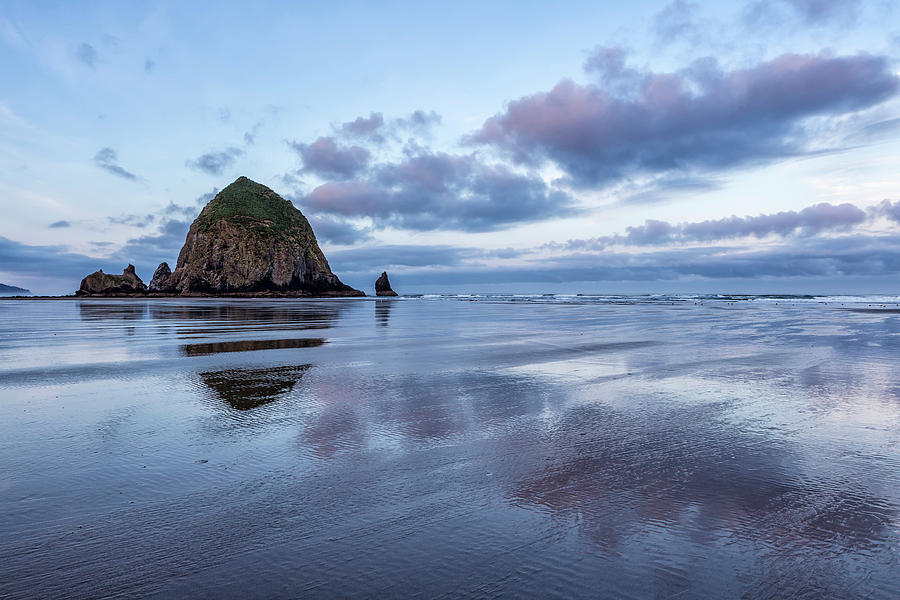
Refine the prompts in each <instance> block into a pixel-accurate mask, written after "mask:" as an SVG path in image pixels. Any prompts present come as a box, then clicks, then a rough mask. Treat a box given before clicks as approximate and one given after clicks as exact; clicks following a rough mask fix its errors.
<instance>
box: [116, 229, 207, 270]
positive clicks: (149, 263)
mask: <svg viewBox="0 0 900 600" xmlns="http://www.w3.org/2000/svg"><path fill="white" fill-rule="evenodd" d="M191 222H193V219H192V218H191V219H172V218H164V219H163V220H162V222H161V223H160V227H159V230H158V231H157V232H155V233H153V234H150V235H142V236H139V237H136V238H132V239H130V240H128V241H127V242H125V244H124V245H123V246H122V247H121V248H120V249H119V250H117V251H116V252H115V253H114V254H113V257H114V258H115V259H116V260H117V261H118V262H121V263H123V264H127V263H129V262H130V263H133V264H134V265H137V266H142V267H143V268H145V269H147V270H149V271H150V272H151V273H152V271H153V269H155V268H156V266H157V265H159V263H161V262H163V261H165V262H168V263H169V264H170V265H173V263H174V261H175V260H176V259H177V258H178V253H179V252H180V251H181V247H182V246H183V245H184V240H185V238H186V237H187V232H188V229H190V226H191Z"/></svg>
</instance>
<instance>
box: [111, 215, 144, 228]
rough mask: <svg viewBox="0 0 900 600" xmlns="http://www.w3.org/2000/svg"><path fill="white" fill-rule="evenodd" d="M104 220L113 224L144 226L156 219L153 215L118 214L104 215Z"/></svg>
mask: <svg viewBox="0 0 900 600" xmlns="http://www.w3.org/2000/svg"><path fill="white" fill-rule="evenodd" d="M106 220H107V221H109V222H110V223H113V224H115V225H130V226H132V227H141V228H144V227H146V226H148V225H150V224H151V223H153V222H154V221H155V220H156V216H155V215H120V216H118V217H106Z"/></svg>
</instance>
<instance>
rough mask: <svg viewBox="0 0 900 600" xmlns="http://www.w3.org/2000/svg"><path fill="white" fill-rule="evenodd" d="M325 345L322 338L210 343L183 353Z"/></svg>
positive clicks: (187, 346)
mask: <svg viewBox="0 0 900 600" xmlns="http://www.w3.org/2000/svg"><path fill="white" fill-rule="evenodd" d="M324 343H325V340H324V339H322V338H294V339H287V340H241V341H238V342H210V343H207V344H185V345H184V346H182V347H181V352H182V353H183V354H184V355H185V356H208V355H210V354H220V353H222V352H253V351H255V350H282V349H285V348H315V347H316V346H321V345H322V344H324Z"/></svg>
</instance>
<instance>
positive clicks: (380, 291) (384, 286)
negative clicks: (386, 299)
mask: <svg viewBox="0 0 900 600" xmlns="http://www.w3.org/2000/svg"><path fill="white" fill-rule="evenodd" d="M375 295H376V296H396V295H397V292H395V291H394V290H392V289H391V282H390V281H388V276H387V271H382V272H381V277H379V278H378V280H377V281H376V282H375Z"/></svg>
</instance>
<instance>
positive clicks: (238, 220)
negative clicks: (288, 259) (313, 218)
mask: <svg viewBox="0 0 900 600" xmlns="http://www.w3.org/2000/svg"><path fill="white" fill-rule="evenodd" d="M222 220H225V221H227V222H229V223H234V224H237V225H243V226H249V227H250V228H251V229H253V230H254V231H257V232H259V233H270V234H274V235H276V236H278V237H289V236H297V235H300V236H302V237H304V238H308V237H313V233H312V228H311V227H310V225H309V221H307V220H306V217H304V216H303V213H301V212H300V211H299V210H297V209H296V208H295V207H294V205H293V204H291V203H290V202H289V201H288V200H285V199H284V198H282V197H281V196H279V195H278V194H276V193H275V192H274V191H272V190H271V189H269V188H267V187H266V186H264V185H262V184H260V183H256V182H255V181H252V180H250V179H248V178H246V177H239V178H238V179H237V180H236V181H235V182H234V183H232V184H231V185H229V186H227V187H226V188H225V189H223V190H222V191H221V192H219V193H218V194H216V197H215V198H213V199H212V200H211V201H210V202H209V204H207V205H206V207H205V208H204V209H203V211H202V212H201V213H200V215H199V216H198V217H197V219H196V220H195V221H194V225H193V227H194V228H195V229H196V230H197V231H200V232H203V233H208V232H209V231H211V230H212V228H213V226H214V225H215V224H216V223H218V222H219V221H222Z"/></svg>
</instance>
